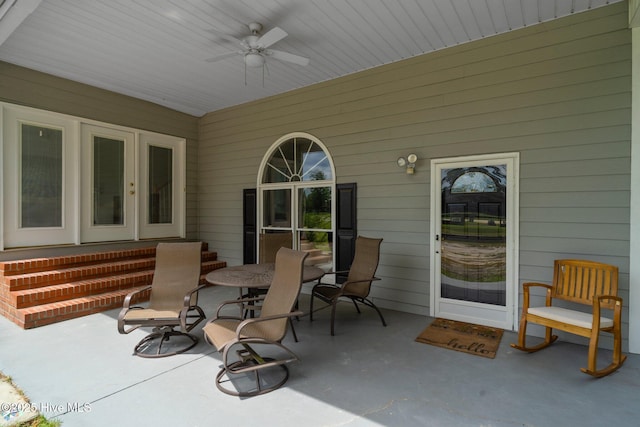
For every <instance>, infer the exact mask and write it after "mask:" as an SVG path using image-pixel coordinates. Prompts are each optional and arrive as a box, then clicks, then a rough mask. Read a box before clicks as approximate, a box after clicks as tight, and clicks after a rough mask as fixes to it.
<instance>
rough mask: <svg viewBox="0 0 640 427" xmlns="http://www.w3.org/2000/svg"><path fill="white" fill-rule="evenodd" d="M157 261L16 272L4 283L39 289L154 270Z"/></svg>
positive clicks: (17, 288)
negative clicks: (23, 272) (24, 272)
mask: <svg viewBox="0 0 640 427" xmlns="http://www.w3.org/2000/svg"><path fill="white" fill-rule="evenodd" d="M155 263H156V260H155V258H141V259H132V260H125V261H117V262H109V263H99V264H95V265H83V266H80V267H72V268H65V269H59V270H51V271H40V272H37V273H27V274H16V275H13V276H9V277H6V278H5V279H4V285H5V286H7V287H8V288H9V291H10V292H15V291H22V290H29V289H38V288H42V287H48V286H50V285H59V284H68V283H70V282H72V281H86V280H88V279H91V278H94V277H104V276H117V275H119V274H124V273H127V272H135V271H141V270H149V269H151V270H153V267H154V266H155Z"/></svg>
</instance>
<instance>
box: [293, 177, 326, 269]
mask: <svg viewBox="0 0 640 427" xmlns="http://www.w3.org/2000/svg"><path fill="white" fill-rule="evenodd" d="M324 230H329V232H328V231H324ZM330 230H331V187H311V188H299V189H298V238H299V248H300V250H303V251H306V252H308V253H309V256H308V258H307V260H306V264H314V265H318V264H322V266H323V267H326V268H329V267H331V263H332V261H333V233H331V232H330Z"/></svg>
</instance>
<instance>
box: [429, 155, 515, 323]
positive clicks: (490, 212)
mask: <svg viewBox="0 0 640 427" xmlns="http://www.w3.org/2000/svg"><path fill="white" fill-rule="evenodd" d="M517 168H518V154H517V153H509V154H501V155H486V156H473V157H465V158H454V159H440V160H433V161H432V164H431V170H432V178H431V182H432V192H431V195H432V197H431V199H432V203H431V207H432V209H431V236H432V241H431V248H432V254H431V298H432V299H431V315H432V316H433V317H442V318H445V319H451V320H459V321H463V322H469V323H476V324H480V325H486V326H493V327H498V328H503V329H507V330H513V328H514V325H515V319H514V315H515V313H516V303H517V301H516V296H517V285H518V280H517V277H518V274H517V269H518V261H517V251H518V248H517V246H518V245H517V241H518V239H517V230H518V226H517V224H518V215H517V212H518V201H517V200H518V198H517V182H518V173H517Z"/></svg>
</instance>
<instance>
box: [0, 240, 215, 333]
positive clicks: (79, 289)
mask: <svg viewBox="0 0 640 427" xmlns="http://www.w3.org/2000/svg"><path fill="white" fill-rule="evenodd" d="M207 249H208V247H207V245H206V244H205V245H203V251H202V257H201V277H200V284H204V283H206V280H205V276H206V275H207V273H209V272H211V271H213V270H216V269H218V268H223V267H225V266H226V262H224V261H218V255H217V253H215V252H209V251H208V250H207ZM154 268H155V247H151V248H136V249H126V250H120V251H117V250H116V251H110V252H100V253H94V254H82V255H74V256H70V257H69V256H65V257H54V258H48V259H45V258H37V259H27V260H21V261H8V262H3V263H0V315H3V316H5V317H7V318H8V319H10V320H11V321H13V322H14V323H16V324H18V325H19V326H22V327H23V328H34V327H38V326H43V325H47V324H51V323H55V322H59V321H63V320H67V319H72V318H74V317H80V316H85V315H88V314H93V313H98V312H101V311H105V310H110V309H113V308H117V307H119V306H122V302H123V300H124V298H125V296H126V295H127V294H128V293H130V292H132V291H133V290H135V289H139V288H141V287H144V286H147V285H150V284H151V282H152V279H153V272H154ZM47 270H50V271H47ZM149 295H150V291H147V292H145V293H143V295H142V297H141V298H139V301H145V300H148V299H149Z"/></svg>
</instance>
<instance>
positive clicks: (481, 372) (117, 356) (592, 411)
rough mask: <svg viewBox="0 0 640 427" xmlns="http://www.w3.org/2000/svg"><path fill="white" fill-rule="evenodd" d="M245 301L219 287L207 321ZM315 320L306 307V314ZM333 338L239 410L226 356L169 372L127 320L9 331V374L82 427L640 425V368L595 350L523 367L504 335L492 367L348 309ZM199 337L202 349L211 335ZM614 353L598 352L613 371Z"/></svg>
mask: <svg viewBox="0 0 640 427" xmlns="http://www.w3.org/2000/svg"><path fill="white" fill-rule="evenodd" d="M236 296H237V290H235V289H229V288H222V287H211V288H208V289H206V290H205V291H203V292H202V293H201V300H200V305H201V306H202V307H203V308H204V309H205V312H206V313H207V315H208V316H209V317H211V316H213V314H214V312H215V308H216V306H217V304H218V303H219V302H220V301H222V300H226V299H232V298H235V297H236ZM307 307H308V300H307V299H306V297H305V296H303V298H302V303H301V308H302V309H305V308H307ZM339 310H340V312H339V316H338V321H337V323H336V336H335V337H331V335H330V334H329V324H328V318H329V312H328V311H327V310H324V311H321V312H319V313H317V314H316V315H314V321H313V322H309V319H308V318H306V317H305V318H302V319H300V321H299V322H295V327H296V332H297V333H298V337H299V339H300V342H299V343H294V342H293V339H292V337H291V335H290V334H289V335H288V336H287V337H286V338H285V341H284V342H285V344H287V345H288V346H289V348H291V349H292V350H293V351H294V352H296V354H297V355H298V356H299V357H300V359H301V360H300V362H297V363H294V364H292V365H290V371H291V376H290V378H289V381H288V382H287V383H286V384H285V385H284V386H283V387H282V388H280V389H279V390H277V391H274V392H272V393H268V394H266V395H263V396H258V397H253V398H247V399H240V398H236V397H232V396H228V395H226V394H223V393H221V392H220V391H218V390H217V388H216V386H215V383H214V379H215V375H216V373H217V372H218V370H219V366H220V362H221V355H220V354H218V353H217V352H216V351H215V350H214V349H213V347H211V346H209V345H208V344H206V343H205V342H204V340H201V341H200V343H199V344H198V345H197V346H196V347H194V348H193V349H192V350H190V351H189V352H187V353H184V354H180V355H176V356H173V357H168V358H162V359H153V360H152V359H144V358H140V357H136V356H133V355H132V349H133V347H134V345H135V344H136V343H137V342H138V341H139V340H140V339H141V338H142V337H143V336H144V335H146V333H147V331H142V330H137V331H135V332H133V333H131V334H129V335H119V334H118V332H117V330H116V318H117V314H118V310H112V311H109V312H106V313H101V314H95V315H91V316H87V317H83V318H80V319H75V320H70V321H66V322H62V323H58V324H54V325H50V326H46V327H42V328H37V329H32V330H22V329H20V328H19V327H17V326H16V325H14V324H13V323H10V322H9V321H8V320H6V319H4V318H0V371H2V372H3V373H4V374H6V375H8V376H11V377H12V379H13V381H14V382H15V384H16V385H17V386H18V387H20V388H21V389H22V390H23V391H24V392H25V393H26V395H27V396H28V397H29V398H30V399H31V402H32V403H33V404H34V405H36V406H37V407H39V408H40V409H41V412H42V413H43V414H44V415H46V416H47V417H48V418H57V419H59V420H61V421H62V426H63V427H71V426H115V425H117V426H140V425H144V426H148V425H153V426H210V425H225V426H231V425H233V426H245V425H246V426H252V425H262V426H301V425H303V426H374V425H383V426H516V425H520V426H522V425H524V426H560V425H562V426H578V425H579V426H602V425H619V426H627V425H629V426H630V425H637V423H638V420H639V419H640V370H639V369H640V355H636V354H631V355H629V358H628V360H627V361H626V363H625V365H624V366H623V367H622V368H621V369H620V370H619V371H618V372H616V373H614V374H612V375H609V376H608V377H604V378H601V379H594V378H591V377H590V376H588V375H585V374H583V373H581V372H580V370H579V368H580V367H582V366H584V365H585V363H586V357H587V348H586V347H585V346H580V345H575V344H568V343H563V342H559V343H556V344H554V345H553V346H552V347H550V348H549V349H546V350H544V351H541V352H538V353H535V354H525V353H522V352H519V351H517V350H514V349H512V348H511V347H510V346H509V344H510V343H511V342H514V341H515V334H514V333H511V332H507V333H505V335H504V337H503V339H502V343H501V345H500V349H499V351H498V354H497V356H496V358H495V359H487V358H483V357H476V356H472V355H468V354H464V353H459V352H455V351H451V350H446V349H441V348H437V347H433V346H430V345H425V344H420V343H417V342H415V341H414V339H415V337H416V336H417V335H418V334H419V333H420V332H421V331H422V330H423V329H424V328H425V327H426V326H427V325H428V324H429V322H430V321H431V319H430V318H426V317H424V316H417V315H412V314H406V313H400V312H396V311H389V310H383V313H384V315H385V318H386V320H387V323H388V326H387V327H386V328H385V327H383V326H382V325H381V324H380V320H379V319H378V316H377V315H376V313H375V312H374V311H373V310H371V309H366V308H365V309H363V313H362V314H361V315H357V313H356V312H355V310H354V309H353V306H352V305H351V304H342V306H341V307H340V308H339ZM195 333H196V335H198V336H200V337H201V336H202V331H201V329H200V328H198V329H197V330H195ZM610 354H611V353H610V352H609V351H606V350H603V351H601V354H600V357H601V361H602V362H603V363H604V362H605V361H606V358H608V357H610Z"/></svg>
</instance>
